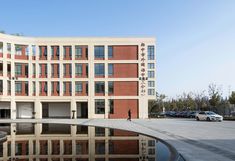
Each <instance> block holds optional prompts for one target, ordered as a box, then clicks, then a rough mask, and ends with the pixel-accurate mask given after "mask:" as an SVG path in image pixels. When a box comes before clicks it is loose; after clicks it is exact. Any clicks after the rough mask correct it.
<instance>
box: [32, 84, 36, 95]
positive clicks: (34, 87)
mask: <svg viewBox="0 0 235 161" xmlns="http://www.w3.org/2000/svg"><path fill="white" fill-rule="evenodd" d="M35 93H36V83H35V82H33V94H35Z"/></svg>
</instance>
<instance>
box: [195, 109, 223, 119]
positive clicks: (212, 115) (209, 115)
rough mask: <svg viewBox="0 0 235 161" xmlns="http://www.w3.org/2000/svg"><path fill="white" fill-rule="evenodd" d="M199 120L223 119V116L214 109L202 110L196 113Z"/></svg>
mask: <svg viewBox="0 0 235 161" xmlns="http://www.w3.org/2000/svg"><path fill="white" fill-rule="evenodd" d="M196 119H197V121H199V120H206V121H223V116H220V115H218V114H216V113H214V112H212V111H201V112H199V113H198V114H197V115H196Z"/></svg>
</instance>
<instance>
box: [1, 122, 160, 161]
mask: <svg viewBox="0 0 235 161" xmlns="http://www.w3.org/2000/svg"><path fill="white" fill-rule="evenodd" d="M0 130H1V131H5V132H7V133H8V135H7V141H5V142H4V143H1V144H0V160H1V161H9V160H14V161H155V160H157V158H156V156H157V151H158V149H157V144H158V143H159V141H158V140H156V139H155V138H151V137H147V136H145V135H141V134H138V133H135V132H128V131H123V130H118V129H108V128H101V127H88V126H80V125H77V126H75V125H66V124H63V125H62V124H32V123H19V124H15V123H14V124H8V125H7V126H6V124H5V126H1V125H0Z"/></svg>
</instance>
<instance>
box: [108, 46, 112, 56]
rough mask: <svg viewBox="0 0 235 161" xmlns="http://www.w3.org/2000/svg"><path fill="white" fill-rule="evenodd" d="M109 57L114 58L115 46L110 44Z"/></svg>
mask: <svg viewBox="0 0 235 161" xmlns="http://www.w3.org/2000/svg"><path fill="white" fill-rule="evenodd" d="M108 57H109V58H113V46H108Z"/></svg>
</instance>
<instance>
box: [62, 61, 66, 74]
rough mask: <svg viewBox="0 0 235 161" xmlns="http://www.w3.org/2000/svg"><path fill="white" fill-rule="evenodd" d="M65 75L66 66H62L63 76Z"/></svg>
mask: <svg viewBox="0 0 235 161" xmlns="http://www.w3.org/2000/svg"><path fill="white" fill-rule="evenodd" d="M65 75H66V64H63V76H65Z"/></svg>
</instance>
